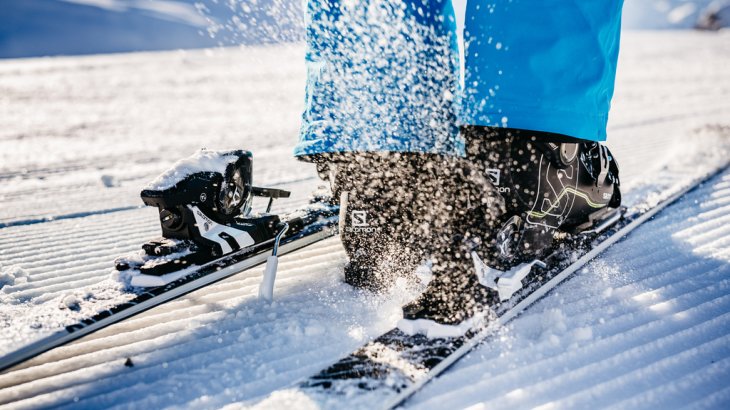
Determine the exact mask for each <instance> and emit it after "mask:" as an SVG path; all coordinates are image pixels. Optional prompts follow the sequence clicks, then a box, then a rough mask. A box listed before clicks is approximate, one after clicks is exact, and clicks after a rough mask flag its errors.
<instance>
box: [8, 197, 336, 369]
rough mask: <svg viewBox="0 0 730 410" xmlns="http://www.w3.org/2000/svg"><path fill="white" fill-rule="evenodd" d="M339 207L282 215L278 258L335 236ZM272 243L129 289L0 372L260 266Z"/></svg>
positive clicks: (25, 350) (12, 357)
mask: <svg viewBox="0 0 730 410" xmlns="http://www.w3.org/2000/svg"><path fill="white" fill-rule="evenodd" d="M338 214H339V207H338V206H336V205H327V204H313V205H311V206H310V207H308V208H306V209H303V210H299V211H295V212H293V213H291V214H288V215H285V216H284V218H285V220H287V221H288V222H289V223H290V224H292V225H293V229H291V231H290V233H289V234H288V235H284V236H283V237H282V238H281V242H280V245H279V248H278V255H284V254H287V253H290V252H293V251H296V250H298V249H301V248H303V247H305V246H308V245H311V244H313V243H315V242H319V241H321V240H323V239H326V238H329V237H331V236H333V235H335V234H336V233H337V224H338V221H339V217H338V216H339V215H338ZM273 247H274V243H273V242H268V243H265V244H261V245H260V246H254V247H250V248H244V249H241V250H239V251H236V252H233V253H230V254H228V255H225V256H223V257H221V258H218V259H215V260H212V261H210V262H208V263H206V264H203V265H202V266H197V267H191V268H189V273H188V274H187V275H185V276H184V277H181V278H179V279H177V280H174V281H172V282H170V283H168V284H166V285H164V286H158V287H152V288H136V287H132V288H131V289H129V292H130V293H132V294H133V297H132V298H131V300H129V301H127V302H124V303H121V304H118V305H115V306H112V307H110V308H108V309H105V310H103V311H100V312H98V313H96V314H94V315H93V316H90V317H87V318H85V319H83V320H80V321H78V322H77V323H75V324H72V325H69V326H66V327H65V328H63V329H61V330H59V331H57V332H55V333H52V334H50V335H48V336H46V337H43V338H42V339H39V340H37V341H35V342H33V343H30V344H28V345H25V346H23V347H21V348H20V349H18V350H15V351H13V352H10V353H8V354H6V355H5V356H2V357H0V370H4V369H7V368H9V367H11V366H14V365H16V364H19V363H22V362H24V361H27V360H29V359H32V358H33V357H35V356H37V355H39V354H41V353H43V352H46V351H48V350H51V349H53V348H55V347H58V346H61V345H64V344H66V343H69V342H72V341H74V340H77V339H79V338H81V337H83V336H85V335H88V334H90V333H93V332H95V331H97V330H100V329H102V328H104V327H106V326H109V325H111V324H114V323H117V322H119V321H122V320H124V319H127V318H129V317H131V316H133V315H136V314H138V313H141V312H143V311H145V310H148V309H150V308H153V307H155V306H158V305H160V304H162V303H165V302H167V301H170V300H172V299H175V298H177V297H180V296H182V295H184V294H186V293H190V292H192V291H194V290H197V289H200V288H202V287H205V286H207V285H210V284H212V283H214V282H217V281H220V280H222V279H225V278H227V277H229V276H231V275H234V274H236V273H239V272H241V271H244V270H246V269H249V268H252V267H254V266H257V265H260V264H262V263H265V262H266V261H267V259H268V258H269V257H270V256H271V252H272V249H273Z"/></svg>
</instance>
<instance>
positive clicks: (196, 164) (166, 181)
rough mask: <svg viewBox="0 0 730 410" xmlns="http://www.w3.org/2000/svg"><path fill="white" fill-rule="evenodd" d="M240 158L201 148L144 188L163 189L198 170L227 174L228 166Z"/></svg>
mask: <svg viewBox="0 0 730 410" xmlns="http://www.w3.org/2000/svg"><path fill="white" fill-rule="evenodd" d="M237 159H238V157H237V156H235V155H224V153H222V152H219V151H212V150H208V149H205V148H203V149H200V150H199V151H197V152H196V153H194V154H193V155H191V156H189V157H188V158H185V159H181V160H180V161H178V162H176V163H175V164H174V165H173V166H172V167H170V169H168V170H166V171H165V172H163V173H162V174H160V175H159V176H158V177H157V178H155V179H154V180H152V181H151V182H150V183H149V184H147V186H146V187H145V188H144V189H149V190H153V191H163V190H165V189H169V188H172V187H173V186H175V185H176V184H177V183H178V182H180V181H182V180H183V179H185V178H186V177H188V176H190V175H192V174H195V173H197V172H217V173H219V174H221V175H225V174H226V168H227V167H228V164H230V163H231V162H235V161H236V160H237Z"/></svg>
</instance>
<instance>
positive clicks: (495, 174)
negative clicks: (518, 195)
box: [487, 168, 511, 194]
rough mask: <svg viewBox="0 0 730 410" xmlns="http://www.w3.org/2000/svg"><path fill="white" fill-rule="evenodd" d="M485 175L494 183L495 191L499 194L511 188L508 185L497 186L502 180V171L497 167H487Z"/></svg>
mask: <svg viewBox="0 0 730 410" xmlns="http://www.w3.org/2000/svg"><path fill="white" fill-rule="evenodd" d="M487 177H489V181H490V182H491V183H492V185H494V187H495V188H496V189H497V192H499V193H500V194H505V193H509V192H510V191H511V190H510V189H509V188H508V187H502V186H499V183H500V182H501V180H502V171H501V170H499V169H497V168H487Z"/></svg>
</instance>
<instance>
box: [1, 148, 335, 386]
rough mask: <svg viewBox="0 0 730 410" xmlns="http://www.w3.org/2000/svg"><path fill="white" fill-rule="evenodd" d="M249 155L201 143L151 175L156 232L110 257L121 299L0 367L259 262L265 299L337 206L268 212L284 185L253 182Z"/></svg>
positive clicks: (324, 229)
mask: <svg viewBox="0 0 730 410" xmlns="http://www.w3.org/2000/svg"><path fill="white" fill-rule="evenodd" d="M251 162H252V156H251V153H250V152H247V151H231V152H216V151H208V150H201V151H200V152H198V153H196V154H195V155H193V156H192V157H190V158H187V159H185V160H182V161H179V162H178V163H177V164H176V165H175V166H173V168H171V169H170V170H168V171H167V172H165V173H163V174H162V175H161V176H160V177H158V178H157V179H156V180H154V181H153V182H152V183H150V185H148V186H147V187H146V188H145V189H144V190H143V191H142V194H141V196H142V200H143V201H144V202H145V204H147V205H150V206H155V207H157V208H158V209H159V215H160V223H161V225H162V237H161V238H157V239H154V240H151V241H149V242H148V243H146V244H144V245H142V250H141V251H139V252H136V253H134V254H131V255H128V256H123V257H120V258H117V260H116V261H115V267H116V273H115V275H116V277H117V278H118V280H119V281H121V282H122V284H121V285H122V286H124V294H125V295H126V296H127V297H126V301H124V302H115V304H114V305H112V306H106V307H104V308H100V309H99V310H97V312H96V313H94V314H93V315H91V316H89V317H86V318H84V319H81V320H79V321H77V322H76V323H73V324H71V325H68V326H65V328H62V329H59V330H58V331H55V332H53V333H51V334H50V335H48V336H45V337H42V338H40V339H38V340H36V341H34V342H32V343H30V344H28V345H25V346H23V347H21V348H19V349H17V350H15V351H12V352H10V353H8V354H6V355H4V356H2V357H0V371H1V370H5V369H7V368H10V367H12V366H15V365H17V364H20V363H23V362H25V361H27V360H30V359H32V358H34V357H36V356H38V355H39V354H41V353H43V352H46V351H48V350H51V349H53V348H56V347H59V346H62V345H64V344H66V343H69V342H72V341H74V340H77V339H79V338H81V337H83V336H86V335H88V334H91V333H93V332H95V331H97V330H100V329H102V328H104V327H107V326H109V325H112V324H114V323H118V322H120V321H122V320H125V319H127V318H129V317H131V316H134V315H137V314H139V313H141V312H144V311H146V310H148V309H151V308H153V307H155V306H159V305H161V304H163V303H165V302H168V301H170V300H173V299H175V298H178V297H180V296H182V295H185V294H187V293H190V292H192V291H195V290H197V289H200V288H203V287H205V286H208V285H210V284H212V283H215V282H218V281H220V280H223V279H225V278H227V277H229V276H231V275H234V274H236V273H239V272H242V271H245V270H247V269H250V268H252V267H255V266H258V265H261V264H263V263H266V269H265V270H264V276H263V278H262V282H261V286H260V289H259V297H260V298H263V299H265V300H271V299H272V297H273V287H274V279H275V276H276V267H277V264H278V259H277V258H278V256H281V255H285V254H288V253H291V252H294V251H296V250H298V249H301V248H304V247H306V246H309V245H311V244H314V243H316V242H319V241H321V240H324V239H326V238H329V237H331V236H333V235H336V234H337V229H338V221H339V206H338V205H336V204H333V203H331V201H328V199H327V198H326V197H325V196H315V197H314V198H313V199H312V201H311V203H310V204H309V205H308V206H306V207H304V208H302V209H299V210H297V211H294V212H291V213H288V214H284V215H276V214H272V213H270V211H271V207H272V203H273V200H274V199H276V198H282V197H288V196H289V192H287V191H283V190H279V189H273V188H259V187H254V186H253V185H252V184H251V171H252V165H251ZM255 196H258V197H264V198H268V199H269V203H268V206H267V208H266V211H265V212H263V213H252V212H251V203H252V201H253V197H255Z"/></svg>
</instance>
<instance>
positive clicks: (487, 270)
mask: <svg viewBox="0 0 730 410" xmlns="http://www.w3.org/2000/svg"><path fill="white" fill-rule="evenodd" d="M471 258H472V260H473V261H474V268H475V269H476V275H477V279H479V283H480V284H481V285H482V286H484V287H487V288H490V289H492V290H496V291H497V293H498V294H499V300H500V301H502V302H504V301H506V300H509V299H510V298H511V297H512V295H514V294H515V293H517V291H519V290H520V289H522V280H523V279H525V278H526V277H527V275H529V274H530V272H531V271H532V267H533V266H535V265H537V266H539V267H541V268H546V267H547V265H546V264H545V262H543V261H541V260H539V259H535V260H533V261H532V262H527V263H521V264H519V265H517V266H515V267H514V268H512V269H510V270H508V271H506V272H504V271H501V270H499V269H495V268H491V267H489V266H487V265H486V264H485V263H484V261H482V259H481V258H480V257H479V255H477V253H476V252H472V253H471Z"/></svg>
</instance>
